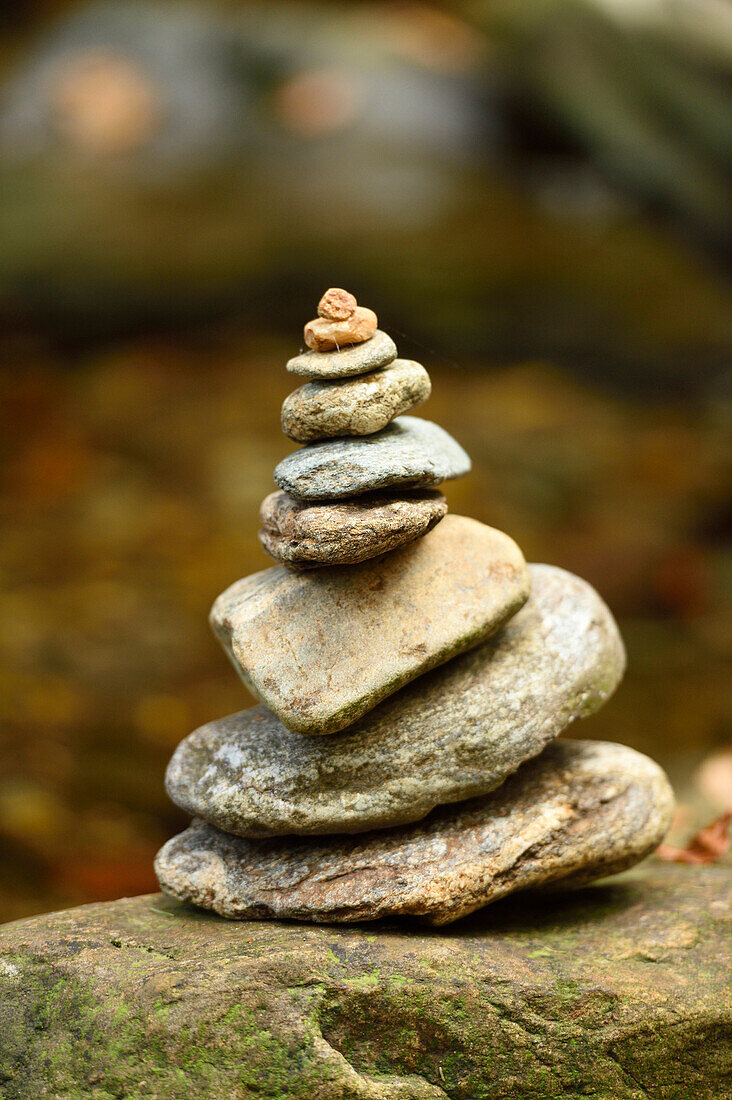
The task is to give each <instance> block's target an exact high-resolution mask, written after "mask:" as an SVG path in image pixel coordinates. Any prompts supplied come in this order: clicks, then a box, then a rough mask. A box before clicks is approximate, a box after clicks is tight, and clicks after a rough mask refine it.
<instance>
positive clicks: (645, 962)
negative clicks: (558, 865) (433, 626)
mask: <svg viewBox="0 0 732 1100" xmlns="http://www.w3.org/2000/svg"><path fill="white" fill-rule="evenodd" d="M731 880H732V876H730V873H729V867H728V866H719V865H717V866H709V867H691V866H687V865H682V864H678V863H676V864H673V863H665V864H664V863H660V862H658V861H657V860H655V859H649V860H648V861H647V862H646V863H645V864H644V865H643V866H642V867H641V868H639V869H637V870H634V871H630V872H628V873H627V874H625V875H622V876H620V877H619V878H616V879H614V880H613V881H612V882H609V883H604V884H598V885H596V886H589V887H585V888H584V889H581V890H575V891H573V892H571V893H565V894H562V895H553V896H551V897H549V896H543V895H542V894H540V893H534V894H532V893H524V894H519V895H517V896H516V897H513V898H507V899H506V900H505V901H502V902H498V903H497V904H496V905H492V906H490V907H489V908H487V909H483V910H481V911H480V912H479V913H476V914H475V915H474V916H472V917H468V918H467V919H466V920H464V921H461V922H459V923H458V924H453V925H451V926H450V927H449V928H441V929H432V928H427V927H424V926H423V925H417V924H416V922H414V921H409V920H402V921H400V922H399V924H398V926H397V923H396V922H392V923H391V924H386V923H383V922H379V923H375V924H369V925H365V926H359V925H357V924H356V925H354V924H346V925H340V926H334V925H314V924H295V923H293V922H281V923H280V922H277V921H249V922H247V923H246V924H243V925H242V924H238V923H237V922H235V921H225V920H221V919H220V918H218V917H216V916H214V915H212V914H211V913H206V912H204V911H202V910H200V909H198V910H197V909H192V908H189V907H188V906H184V905H181V904H180V903H178V902H176V901H173V900H172V899H169V898H165V897H163V896H161V895H160V894H148V895H145V896H143V897H137V898H122V899H121V900H119V901H112V902H106V903H103V904H96V905H85V906H83V907H82V908H79V909H67V910H66V911H64V912H62V913H49V914H45V915H43V916H38V917H32V918H30V919H28V920H23V921H17V922H16V923H14V924H10V925H6V926H5V927H4V928H2V929H0V1081H1V1082H2V1085H0V1092H2V1094H3V1096H4V1097H7V1100H39V1098H41V1097H49V1098H50V1097H59V1098H63V1100H81V1098H82V1097H83V1098H84V1100H111V1098H112V1097H117V1098H120V1100H121V1098H123V1097H124V1100H223V1098H225V1097H226V1098H227V1100H228V1098H231V1100H234V1098H236V1100H448V1098H449V1100H558V1098H560V1097H561V1098H563V1100H587V1098H588V1097H594V1098H595V1100H649V1098H651V1097H652V1098H654V1100H682V1098H688V1100H691V1098H693V1100H721V1098H722V1097H724V1096H728V1095H729V1072H730V1064H731V1062H732V1053H731V1047H732V1044H731V1042H730V1040H731V1037H732V989H731V987H730V982H729V974H728V972H727V968H726V967H725V966H724V965H722V963H723V960H724V959H726V957H727V955H728V945H729V935H730V926H729V920H730V912H731V911H732V906H731V905H730V902H731V901H732V897H731V896H730V887H731V886H732V881H731Z"/></svg>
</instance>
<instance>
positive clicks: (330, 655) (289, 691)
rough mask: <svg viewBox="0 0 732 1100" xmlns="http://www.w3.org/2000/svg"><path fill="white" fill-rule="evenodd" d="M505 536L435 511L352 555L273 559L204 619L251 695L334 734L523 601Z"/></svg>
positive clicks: (516, 560)
mask: <svg viewBox="0 0 732 1100" xmlns="http://www.w3.org/2000/svg"><path fill="white" fill-rule="evenodd" d="M528 594H529V574H528V571H527V568H526V563H525V561H524V559H523V555H522V553H521V551H520V550H519V548H518V546H517V545H516V543H515V542H514V541H513V539H510V538H509V537H508V535H504V534H503V533H502V532H501V531H496V530H494V529H493V528H492V527H486V526H485V525H484V524H482V523H478V522H477V521H476V520H473V519H467V518H465V517H464V516H446V517H445V519H443V520H442V522H441V523H439V524H438V525H437V526H436V527H435V528H434V530H432V531H430V533H429V534H428V535H425V537H424V538H421V539H418V540H417V541H416V542H414V543H412V544H411V545H410V546H407V547H405V548H402V549H399V550H395V551H394V552H393V553H392V554H387V555H385V556H383V557H380V558H375V559H373V560H371V561H367V562H363V563H361V564H360V565H350V566H345V565H344V566H339V567H333V568H331V569H327V570H320V569H316V570H310V571H308V572H302V573H298V572H295V571H293V570H291V569H286V568H285V567H283V566H275V567H274V568H273V569H266V570H264V571H263V572H261V573H255V574H253V575H252V576H250V577H244V578H243V580H240V581H237V582H236V584H233V585H232V586H231V587H230V588H228V589H227V590H226V591H225V592H223V593H222V594H221V595H220V596H219V597H218V599H217V600H216V602H215V603H214V606H213V608H212V611H211V625H212V627H213V629H214V632H215V633H216V635H217V637H218V639H219V641H220V642H221V643H222V645H223V646H224V648H225V650H226V652H227V653H228V654H229V656H230V658H231V660H232V662H233V664H234V667H235V668H236V669H237V671H238V672H239V674H240V675H241V677H242V679H243V680H244V682H245V683H246V684H247V686H248V687H249V688H250V689H251V690H252V692H253V693H254V695H255V696H256V697H257V698H258V699H259V700H260V702H262V703H264V704H265V705H266V706H268V707H269V708H270V710H272V711H274V713H275V714H276V715H277V717H278V718H279V719H280V721H281V722H282V723H283V725H285V726H287V728H288V729H290V730H297V731H299V732H300V733H336V732H337V731H338V730H341V729H344V727H345V726H348V725H350V724H351V723H353V722H355V721H357V719H359V718H360V717H361V716H362V715H363V714H366V713H367V712H368V711H369V710H372V709H373V708H374V707H375V706H376V704H377V703H379V702H381V700H382V699H385V698H386V697H387V696H389V695H393V693H394V692H395V691H398V689H399V688H400V687H403V685H404V684H406V683H409V681H410V680H414V679H415V678H416V677H417V676H421V675H422V674H423V673H424V672H427V671H429V669H431V668H435V667H436V666H437V665H440V664H443V663H444V662H445V661H448V660H449V659H450V658H451V657H455V656H457V655H458V654H460V653H464V652H465V651H466V650H468V649H471V648H472V647H473V646H477V645H479V644H480V643H481V642H483V641H484V640H485V639H486V638H487V637H488V636H489V635H490V634H492V633H493V632H494V631H496V630H497V629H498V628H499V627H500V626H501V625H502V624H503V623H504V622H505V621H506V620H507V619H509V618H510V617H511V615H513V614H515V612H516V611H518V609H519V608H520V607H521V606H522V605H523V604H524V603H525V602H526V599H527V597H528Z"/></svg>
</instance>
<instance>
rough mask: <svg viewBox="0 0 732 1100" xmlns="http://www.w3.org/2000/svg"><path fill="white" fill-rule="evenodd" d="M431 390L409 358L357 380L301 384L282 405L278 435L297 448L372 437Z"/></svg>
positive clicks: (426, 377) (419, 367) (421, 370)
mask: <svg viewBox="0 0 732 1100" xmlns="http://www.w3.org/2000/svg"><path fill="white" fill-rule="evenodd" d="M431 388H432V387H431V384H430V378H429V375H428V374H427V371H426V370H425V369H424V367H423V366H422V365H421V364H420V363H415V362H414V361H413V360H412V359H395V360H394V362H393V363H390V364H389V365H388V366H387V367H384V368H383V369H382V370H377V371H371V373H370V374H363V375H361V376H360V377H358V378H347V379H344V380H337V381H333V382H325V381H316V382H306V383H305V385H304V386H300V388H299V389H297V390H295V391H294V393H291V394H290V395H289V396H288V397H286V398H285V400H284V403H283V405H282V417H281V420H282V431H283V432H284V433H285V435H287V436H289V437H290V439H294V440H295V441H296V442H297V443H310V442H312V441H313V440H317V439H332V438H336V437H338V436H349V435H372V434H373V433H374V432H378V431H380V430H381V429H382V428H385V427H386V425H387V424H389V423H390V422H391V421H392V420H393V419H394V418H395V417H397V416H400V415H401V414H402V413H405V412H409V410H410V409H414V408H415V407H416V406H417V405H421V404H422V402H424V401H426V400H427V398H428V397H429V395H430V391H431Z"/></svg>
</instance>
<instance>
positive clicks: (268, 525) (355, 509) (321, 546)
mask: <svg viewBox="0 0 732 1100" xmlns="http://www.w3.org/2000/svg"><path fill="white" fill-rule="evenodd" d="M259 514H260V519H261V521H262V530H261V531H260V532H259V538H260V541H261V543H262V546H263V547H264V549H265V550H266V551H267V553H268V554H270V555H271V557H273V558H274V559H275V560H276V561H279V562H282V564H283V565H288V566H290V567H291V568H296V569H314V568H319V567H323V566H326V565H356V564H358V562H362V561H368V560H369V559H370V558H376V557H378V556H379V555H380V554H386V553H388V552H389V551H391V550H396V549H397V548H398V547H399V546H406V545H407V543H410V542H414V540H415V539H418V538H421V537H422V535H426V534H427V532H428V531H431V530H432V528H433V527H434V526H435V524H437V523H439V521H440V520H441V519H443V518H444V517H445V516H446V515H447V501H446V500H445V498H444V497H443V496H442V494H441V493H438V492H436V491H435V490H431V489H423V490H422V491H421V492H416V493H415V494H414V495H413V496H404V495H402V496H399V495H397V494H395V493H380V494H374V495H372V496H362V497H357V498H356V499H355V500H338V501H330V502H326V503H323V504H321V503H318V502H312V503H309V502H307V501H304V500H298V499H297V497H292V496H290V494H289V493H283V492H277V493H270V494H269V496H268V497H266V498H265V499H264V500H263V501H262V506H261V508H260V512H259Z"/></svg>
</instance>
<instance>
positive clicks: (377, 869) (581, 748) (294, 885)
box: [155, 741, 674, 924]
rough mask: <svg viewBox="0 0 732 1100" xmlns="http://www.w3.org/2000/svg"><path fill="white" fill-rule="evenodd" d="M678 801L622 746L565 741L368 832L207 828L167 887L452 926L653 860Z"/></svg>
mask: <svg viewBox="0 0 732 1100" xmlns="http://www.w3.org/2000/svg"><path fill="white" fill-rule="evenodd" d="M673 804H674V799H673V793H672V791H671V787H670V786H669V783H668V780H667V779H666V776H665V775H664V773H663V772H662V771H661V769H660V768H659V767H658V765H657V764H655V763H654V762H653V761H652V760H649V759H648V757H647V756H642V755H641V754H640V753H638V752H635V751H634V750H633V749H629V748H626V747H625V746H623V745H611V744H605V743H603V742H598V741H555V742H553V743H552V744H551V745H549V746H548V747H547V748H546V749H545V750H544V752H543V753H542V754H541V756H538V757H536V758H535V759H534V760H530V761H528V763H526V764H524V765H522V767H521V768H519V770H518V771H517V772H516V773H515V774H514V775H512V776H511V777H510V778H509V779H507V780H506V782H505V783H504V784H503V786H501V787H499V788H498V790H497V791H493V793H492V794H489V795H485V796H484V797H482V798H479V799H471V800H470V801H468V802H462V803H457V804H456V805H453V806H449V807H441V808H440V809H438V810H434V811H433V812H432V814H430V816H429V817H428V818H426V819H425V820H424V821H421V822H419V824H417V825H407V826H403V827H401V828H397V829H389V830H381V831H378V832H373V833H364V834H362V835H361V836H358V837H344V836H334V837H327V838H324V839H322V838H318V839H311V838H301V837H297V838H295V837H286V838H278V839H268V840H248V839H244V838H242V837H232V836H229V835H228V834H227V833H222V832H220V831H219V830H218V829H215V828H214V827H213V826H212V825H208V824H207V823H206V822H203V821H194V823H193V824H192V825H191V826H190V828H188V829H186V831H185V832H183V833H181V834H180V836H177V837H174V838H173V839H172V840H169V841H168V843H167V844H166V845H165V846H164V847H163V848H162V849H161V850H160V852H159V853H158V856H157V859H156V862H155V869H156V872H157V875H158V879H159V881H160V886H161V888H162V889H163V891H164V892H165V893H167V894H171V895H172V896H173V897H176V898H178V899H179V900H181V901H189V902H193V903H194V904H195V905H200V906H202V907H203V908H205V909H213V910H214V911H215V912H216V913H219V914H220V915H221V916H224V917H231V918H234V919H259V918H262V917H278V918H279V917H294V918H297V919H298V920H308V921H316V922H323V921H359V920H374V919H376V918H377V917H384V916H404V915H411V916H419V917H422V918H424V919H425V920H426V921H428V922H429V923H431V924H448V923H449V922H450V921H454V920H457V918H458V917H462V916H465V915H466V914H467V913H472V912H474V910H476V909H479V908H481V907H482V906H484V905H488V904H489V903H490V902H493V901H495V900H497V899H498V898H501V897H503V896H504V895H505V894H510V893H513V892H515V891H517V890H526V889H528V888H529V887H537V886H547V885H550V884H551V885H554V886H557V885H559V884H563V885H565V886H567V885H576V884H577V883H580V882H587V881H590V880H591V879H593V878H599V877H601V876H603V875H608V874H613V873H615V872H616V871H622V870H625V869H626V868H627V867H631V866H632V865H633V864H634V863H637V862H638V861H639V860H641V859H643V857H644V856H646V855H648V853H649V852H651V851H652V850H653V849H654V848H655V847H656V846H657V845H658V844H659V843H660V841H661V840H662V839H663V837H664V835H665V833H666V830H667V829H668V827H669V824H670V822H671V814H672V811H673Z"/></svg>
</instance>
